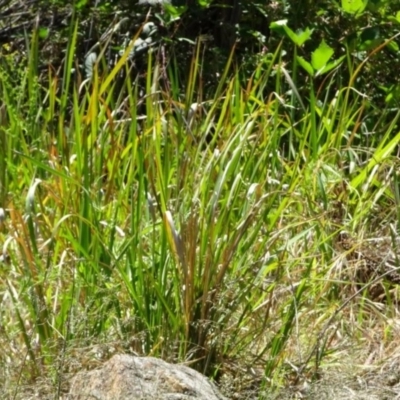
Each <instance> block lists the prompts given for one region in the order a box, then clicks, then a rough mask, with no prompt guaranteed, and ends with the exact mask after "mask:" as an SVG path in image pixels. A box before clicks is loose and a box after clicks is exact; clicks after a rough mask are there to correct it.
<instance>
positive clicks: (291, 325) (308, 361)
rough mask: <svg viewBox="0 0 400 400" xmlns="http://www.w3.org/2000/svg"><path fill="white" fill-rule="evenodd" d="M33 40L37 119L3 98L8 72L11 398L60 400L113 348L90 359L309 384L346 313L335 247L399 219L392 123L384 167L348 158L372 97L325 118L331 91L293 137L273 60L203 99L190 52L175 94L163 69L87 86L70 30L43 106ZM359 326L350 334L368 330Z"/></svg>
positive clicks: (340, 98) (6, 377) (5, 172)
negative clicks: (128, 359)
mask: <svg viewBox="0 0 400 400" xmlns="http://www.w3.org/2000/svg"><path fill="white" fill-rule="evenodd" d="M37 40H38V37H37V36H35V35H34V36H33V39H32V45H31V53H30V57H29V59H28V60H27V62H26V65H25V66H24V69H23V71H24V73H23V74H22V77H21V83H20V85H21V90H22V91H25V90H27V91H28V93H29V99H28V98H24V97H22V98H21V97H19V96H18V93H16V92H10V91H9V80H8V79H9V78H8V75H7V73H6V71H7V68H8V67H9V65H6V64H5V63H6V62H12V60H11V61H10V60H8V61H2V64H1V66H0V76H1V78H2V80H1V82H0V98H2V99H3V104H2V105H1V107H2V108H1V124H0V143H2V145H3V146H2V147H1V149H0V151H1V152H2V153H1V157H0V163H1V164H0V166H3V168H2V169H1V174H0V189H1V195H0V199H1V204H0V207H1V208H2V209H4V210H6V215H7V218H6V219H4V218H3V219H4V220H2V221H1V225H0V227H1V231H0V239H1V242H2V243H3V250H2V253H3V258H2V260H3V262H2V266H1V273H0V293H1V299H2V300H1V301H2V307H1V312H0V321H1V326H2V331H1V334H0V346H1V350H2V351H1V352H0V354H2V356H0V365H1V370H2V374H1V376H0V382H1V385H2V386H4V388H5V391H13V392H14V393H17V391H18V385H20V384H21V383H28V384H29V383H33V382H35V381H37V380H38V379H43V377H50V379H51V382H52V383H51V384H52V385H54V390H58V391H59V392H61V391H62V390H64V381H63V377H64V376H66V375H65V374H67V373H68V372H69V371H71V373H72V372H73V371H74V370H75V369H76V368H74V366H73V361H72V360H73V359H74V358H75V359H78V358H79V359H81V360H82V359H85V357H84V356H83V355H80V356H77V354H79V353H80V352H81V353H83V352H85V351H86V350H85V349H87V347H88V346H90V345H93V344H94V343H96V344H100V345H102V344H105V345H106V347H108V349H107V350H106V351H100V352H99V353H98V354H97V356H98V357H100V358H102V357H107V356H108V354H110V353H112V352H113V351H134V352H136V353H139V354H143V355H153V356H160V357H163V358H166V359H169V360H173V361H184V362H186V363H188V364H189V365H192V366H193V367H195V368H197V369H198V370H200V371H202V372H204V373H206V374H207V375H209V376H213V377H215V378H219V377H220V376H221V375H223V374H228V373H231V374H232V373H233V374H234V372H232V371H235V370H236V371H239V373H240V374H243V371H246V370H249V369H251V368H257V367H258V368H259V370H258V372H259V371H261V374H260V379H261V378H262V377H263V378H262V379H263V381H264V385H269V386H280V385H282V384H284V382H285V379H286V378H287V376H289V375H291V374H292V373H293V370H294V371H297V373H300V372H302V373H303V372H304V371H305V370H308V369H309V368H311V370H312V369H313V368H314V370H317V369H318V367H319V365H320V364H321V363H322V362H323V360H324V359H325V357H328V355H329V354H330V352H335V351H337V350H338V349H339V347H335V346H333V345H332V342H333V341H334V337H335V334H336V332H337V331H338V330H340V329H342V328H341V327H340V326H339V325H338V323H336V322H335V320H334V318H332V316H334V317H336V316H339V315H343V314H342V313H341V311H342V310H344V309H345V308H346V307H343V304H348V303H346V299H343V298H342V296H343V293H344V292H343V291H342V289H343V287H346V282H344V281H343V277H342V276H341V275H340V273H339V272H338V269H337V268H336V267H337V265H338V264H337V263H338V258H337V256H336V253H335V251H334V247H335V246H334V245H335V241H336V238H337V235H338V234H339V233H340V232H341V231H342V230H344V229H347V230H352V231H353V232H357V230H359V229H361V228H362V229H364V230H368V229H370V227H369V225H368V223H369V221H373V218H370V219H369V220H368V221H366V220H365V219H366V216H368V215H372V216H373V215H375V213H376V211H375V210H377V209H378V208H379V207H383V208H386V207H388V204H389V205H393V204H396V202H397V199H398V194H397V186H396V187H395V188H394V189H393V187H392V186H391V183H392V179H394V178H393V170H391V169H390V167H391V165H394V164H396V163H397V158H396V157H392V156H391V154H392V151H393V149H394V148H395V146H396V145H397V144H398V141H399V137H398V136H399V135H393V130H394V126H395V122H393V123H392V124H390V125H388V126H387V127H386V129H385V131H384V132H382V136H381V140H380V142H379V144H378V145H377V146H376V147H374V148H366V147H361V146H354V145H353V144H354V138H357V139H358V141H359V143H362V142H363V138H362V133H361V131H360V126H361V125H362V123H361V121H362V120H363V118H366V116H365V115H364V112H365V111H364V102H365V96H363V95H362V94H360V95H359V96H358V95H357V92H355V93H356V94H355V95H354V96H353V97H352V100H349V96H348V92H349V89H341V90H339V91H338V92H337V93H336V94H335V96H333V98H330V96H328V95H326V97H324V101H323V102H320V103H319V102H318V101H317V100H318V94H317V93H320V96H321V97H322V96H323V95H324V94H326V93H324V90H325V86H322V87H320V88H319V89H318V92H316V93H315V94H314V96H312V99H313V101H312V103H310V104H308V105H307V104H305V105H304V114H303V115H302V116H301V117H300V118H299V120H296V121H293V115H295V113H293V112H292V110H293V108H294V107H296V103H295V100H296V99H295V97H294V96H288V93H287V90H289V89H293V82H291V83H290V84H288V82H287V80H286V77H287V74H284V73H282V72H281V71H282V68H283V67H282V66H281V64H280V62H279V59H280V57H279V54H280V51H281V48H278V49H277V50H276V53H275V54H269V55H266V56H265V58H264V60H263V61H262V62H261V63H260V65H259V67H258V68H257V70H256V71H255V73H254V75H253V76H252V77H251V78H250V79H248V80H247V82H243V77H242V75H241V71H240V70H239V71H236V72H234V73H232V72H231V71H232V69H231V68H230V67H231V65H230V62H228V65H227V67H226V70H225V72H224V73H223V74H222V76H221V84H220V85H219V86H218V88H216V91H215V93H213V94H211V93H203V91H202V86H201V81H202V80H201V69H200V68H198V65H199V64H200V55H201V47H200V46H201V43H199V44H198V45H197V48H196V50H195V51H194V55H193V62H192V69H191V72H190V74H189V82H186V84H185V85H184V84H183V83H182V82H179V79H178V78H177V76H178V75H177V74H176V71H175V70H174V63H170V64H168V63H166V62H165V60H162V59H161V60H160V57H161V55H160V54H162V53H160V54H158V53H150V54H149V55H148V60H147V63H148V64H147V65H148V67H147V72H146V74H145V75H144V78H143V76H138V77H132V75H131V74H130V70H129V67H128V65H127V56H128V54H129V48H128V49H127V50H126V53H125V54H124V55H123V56H122V58H121V60H120V61H119V62H118V63H117V64H116V65H115V67H113V68H112V69H111V70H109V71H106V72H104V74H102V75H101V74H100V73H99V72H98V70H97V69H96V66H95V68H94V73H93V76H92V79H91V81H90V82H88V83H86V84H85V83H83V84H80V81H81V80H80V79H79V76H78V71H77V72H76V74H77V76H76V80H74V79H71V77H70V74H69V72H70V71H71V68H72V65H73V60H74V48H75V43H76V40H77V25H75V27H74V29H72V30H71V41H70V44H69V47H68V51H67V55H66V61H65V68H64V79H63V85H62V86H60V84H59V78H60V77H59V76H58V75H57V74H55V73H54V72H52V71H51V70H50V72H49V76H48V79H47V86H46V87H43V86H41V85H40V83H39V81H38V80H37V78H36V71H37V64H38V58H37V55H36V54H37V48H38V46H37ZM175 65H176V64H175ZM119 73H123V74H125V80H124V81H123V82H122V83H121V82H118V85H117V84H116V83H117V82H116V80H117V79H118V76H119ZM334 78H335V75H334V74H332V77H331V79H332V80H333V79H334ZM271 80H275V87H276V88H277V91H276V92H275V93H270V94H269V95H268V96H267V97H265V88H266V87H268V85H269V83H270V81H271ZM330 83H331V82H329V80H328V83H327V86H326V88H327V89H326V90H329V88H330ZM185 87H186V91H185V90H184V88H185ZM117 90H118V91H117ZM346 90H347V91H346ZM288 99H290V100H288ZM28 101H29V104H28ZM303 102H304V103H306V100H305V99H303ZM310 107H313V108H314V109H313V111H312V112H311V111H310ZM317 117H319V118H317ZM381 118H384V117H381ZM376 128H377V129H378V127H376ZM310 132H312V134H310ZM318 132H319V135H320V137H319V138H316V136H315V135H317V133H318ZM388 168H389V170H388ZM388 171H389V172H390V173H388ZM385 172H386V173H387V174H386V175H382V174H384V173H385ZM382 176H384V179H382ZM395 182H396V181H395ZM393 218H394V219H395V218H397V216H396V215H394V216H393ZM339 269H340V268H339ZM338 310H339V311H338ZM357 312H360V316H361V315H362V318H361V317H360V318H359V319H358V321H357V323H358V324H360V326H362V324H363V321H364V320H368V318H373V317H372V316H371V315H367V316H366V313H365V310H364V309H363V308H362V307H360V308H357V307H356V313H357ZM349 321H350V319H349ZM327 322H328V325H326V324H327ZM349 324H350V322H349ZM330 327H332V329H330ZM321 341H322V342H321ZM320 343H323V344H322V345H321V344H320ZM80 349H81V350H80ZM316 350H318V351H316ZM89 353H90V352H89ZM91 354H92V353H90V355H88V356H87V357H86V358H87V359H89V360H92V361H93V360H95V359H96V356H92V355H91ZM99 354H100V355H99ZM295 364H296V365H297V367H296V368H289V369H288V365H292V366H293V365H295ZM314 372H315V371H314ZM296 379H298V376H297V377H296ZM260 387H261V386H260ZM65 390H66V389H65ZM260 393H261V392H260ZM260 396H261V394H260Z"/></svg>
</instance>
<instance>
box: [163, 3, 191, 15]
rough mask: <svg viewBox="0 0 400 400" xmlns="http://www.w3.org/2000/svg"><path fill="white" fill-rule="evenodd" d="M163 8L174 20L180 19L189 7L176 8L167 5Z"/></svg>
mask: <svg viewBox="0 0 400 400" xmlns="http://www.w3.org/2000/svg"><path fill="white" fill-rule="evenodd" d="M163 7H164V9H165V11H167V13H168V14H169V15H170V17H172V18H179V17H180V16H181V15H182V14H183V13H184V12H185V11H186V10H187V6H180V7H178V6H177V7H174V6H173V5H172V4H167V3H166V4H164V6H163Z"/></svg>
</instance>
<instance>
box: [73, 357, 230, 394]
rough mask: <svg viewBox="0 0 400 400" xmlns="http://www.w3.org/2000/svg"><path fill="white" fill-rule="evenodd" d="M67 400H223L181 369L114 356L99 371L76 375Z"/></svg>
mask: <svg viewBox="0 0 400 400" xmlns="http://www.w3.org/2000/svg"><path fill="white" fill-rule="evenodd" d="M68 399H69V400H89V399H90V400H194V399H197V400H226V399H225V398H224V397H223V396H222V395H221V394H220V393H219V392H218V390H217V388H216V387H215V385H214V384H213V383H212V382H210V381H209V380H208V379H207V378H206V377H205V376H203V375H202V374H200V373H199V372H197V371H195V370H193V369H191V368H189V367H186V366H184V365H174V364H169V363H167V362H165V361H163V360H160V359H158V358H153V357H134V356H130V355H115V356H113V357H112V358H111V359H110V360H109V361H107V362H106V363H105V364H104V365H103V366H102V368H100V369H96V370H93V371H82V372H79V373H78V374H77V375H76V376H75V377H74V378H73V380H72V385H71V389H70V392H69V396H68Z"/></svg>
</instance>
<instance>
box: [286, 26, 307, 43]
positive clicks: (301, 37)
mask: <svg viewBox="0 0 400 400" xmlns="http://www.w3.org/2000/svg"><path fill="white" fill-rule="evenodd" d="M283 29H284V30H285V33H286V35H288V36H289V38H290V39H291V40H292V42H293V43H294V44H296V45H297V46H299V47H301V46H303V44H304V43H305V42H306V41H307V40H309V39H310V38H311V34H312V32H313V29H309V28H307V29H306V30H305V31H299V32H298V33H295V32H293V31H292V30H291V29H290V28H289V27H288V26H287V25H285V26H284V27H283Z"/></svg>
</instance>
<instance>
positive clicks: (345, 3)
mask: <svg viewBox="0 0 400 400" xmlns="http://www.w3.org/2000/svg"><path fill="white" fill-rule="evenodd" d="M367 4H368V0H364V1H363V0H342V9H343V11H345V12H347V13H349V14H360V13H362V12H363V11H364V9H365V7H366V6H367Z"/></svg>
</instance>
